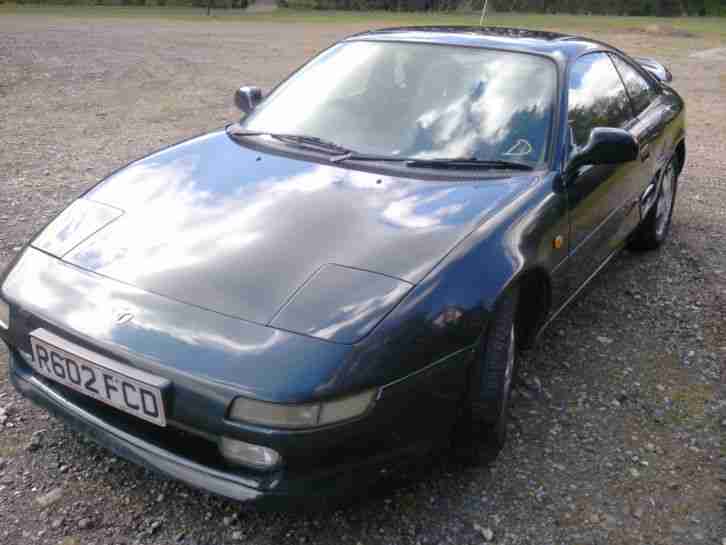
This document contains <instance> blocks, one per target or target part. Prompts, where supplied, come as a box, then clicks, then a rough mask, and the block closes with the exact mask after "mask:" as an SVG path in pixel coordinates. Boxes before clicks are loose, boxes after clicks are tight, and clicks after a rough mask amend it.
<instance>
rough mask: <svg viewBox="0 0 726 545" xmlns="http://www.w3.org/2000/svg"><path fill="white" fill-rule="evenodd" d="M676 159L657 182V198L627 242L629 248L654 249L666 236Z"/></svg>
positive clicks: (674, 195)
mask: <svg viewBox="0 0 726 545" xmlns="http://www.w3.org/2000/svg"><path fill="white" fill-rule="evenodd" d="M677 161H678V159H677V158H675V157H674V158H673V159H671V161H670V162H669V163H668V166H667V167H666V169H665V171H664V173H663V176H662V178H661V180H660V184H658V198H657V199H656V201H655V204H654V205H653V206H652V207H651V209H650V210H649V211H648V215H647V216H646V217H645V219H644V220H643V222H642V223H641V224H640V225H639V226H638V229H637V230H636V231H635V233H633V236H632V238H631V239H630V241H629V243H628V247H629V248H630V249H631V250H636V251H642V250H654V249H656V248H658V247H659V246H660V245H661V244H663V242H664V241H665V239H666V238H667V237H668V232H669V231H670V227H671V219H672V217H673V205H674V204H675V202H676V190H677V188H678V163H677Z"/></svg>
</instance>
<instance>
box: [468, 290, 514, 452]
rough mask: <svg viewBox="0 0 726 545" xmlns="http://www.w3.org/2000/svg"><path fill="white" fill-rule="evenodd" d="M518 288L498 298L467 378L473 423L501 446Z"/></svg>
mask: <svg viewBox="0 0 726 545" xmlns="http://www.w3.org/2000/svg"><path fill="white" fill-rule="evenodd" d="M518 295H519V292H518V290H516V289H511V290H509V292H508V293H506V294H505V295H504V296H503V297H502V299H501V300H500V301H499V303H498V304H497V306H496V308H495V312H494V316H493V317H492V320H491V322H490V324H489V326H488V327H487V331H486V333H485V334H484V335H483V336H482V341H481V346H480V349H479V351H478V354H477V360H476V361H475V362H474V365H473V368H472V374H471V378H470V385H469V386H470V396H469V408H470V413H471V418H472V421H473V422H472V423H473V424H474V426H475V429H476V428H479V429H483V430H484V432H485V434H486V437H485V439H487V441H488V442H489V443H490V445H491V446H492V447H495V448H497V449H501V448H502V446H504V442H505V440H506V437H507V425H508V423H509V401H510V398H511V393H512V382H513V379H514V376H515V373H516V368H517V335H516V330H517V328H516V327H515V318H516V310H517V299H518Z"/></svg>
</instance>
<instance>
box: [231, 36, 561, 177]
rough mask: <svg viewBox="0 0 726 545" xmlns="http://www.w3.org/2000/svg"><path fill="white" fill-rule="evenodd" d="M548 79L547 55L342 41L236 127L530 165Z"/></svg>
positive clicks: (539, 140) (545, 120) (429, 155)
mask: <svg viewBox="0 0 726 545" xmlns="http://www.w3.org/2000/svg"><path fill="white" fill-rule="evenodd" d="M555 89H556V70H555V66H554V63H553V62H551V61H549V60H547V59H545V58H542V57H538V56H535V55H529V54H525V53H515V52H503V51H495V50H490V49H478V48H467V47H457V46H442V45H431V44H419V43H395V42H369V41H353V42H344V43H342V44H338V45H336V46H334V47H333V48H331V49H329V50H327V51H325V52H324V53H322V54H321V55H320V56H318V57H317V58H315V59H313V60H312V61H311V62H310V63H309V64H307V65H306V66H305V67H303V68H302V69H301V70H300V71H298V72H297V73H296V74H294V75H293V76H292V77H291V78H290V79H288V80H287V81H286V82H284V83H283V84H282V85H280V86H279V87H278V88H277V89H276V90H275V91H274V92H273V93H272V94H271V95H270V96H268V97H267V98H266V99H265V100H264V101H263V102H262V103H261V104H260V105H259V106H258V107H257V109H255V110H254V111H253V112H252V113H251V114H250V115H249V116H248V117H247V118H246V119H245V120H244V121H243V122H242V128H243V129H245V130H248V131H266V132H273V133H284V134H297V135H306V136H313V137H317V138H321V139H324V140H327V141H329V142H334V143H336V144H338V145H340V146H343V147H345V148H347V149H349V150H353V151H355V152H357V153H367V154H376V155H381V156H391V157H396V156H399V157H410V158H416V159H457V158H476V159H478V160H483V161H486V160H500V161H502V160H504V161H510V162H521V163H524V164H528V165H532V166H535V165H537V164H539V163H542V162H543V161H544V160H545V155H546V150H547V145H548V137H549V133H550V124H551V122H552V107H553V103H554V100H553V97H554V93H555Z"/></svg>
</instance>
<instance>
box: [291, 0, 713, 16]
mask: <svg viewBox="0 0 726 545" xmlns="http://www.w3.org/2000/svg"><path fill="white" fill-rule="evenodd" d="M277 1H278V4H280V5H281V6H284V7H296V8H308V9H344V10H361V11H365V10H376V9H379V10H391V11H454V10H466V9H470V10H473V11H479V10H481V9H482V7H483V3H484V0H277ZM487 9H488V10H490V11H496V12H520V13H571V14H593V15H641V16H642V15H646V16H647V15H654V16H661V17H669V16H680V15H702V16H703V15H711V16H714V15H726V0H489V3H488V7H487Z"/></svg>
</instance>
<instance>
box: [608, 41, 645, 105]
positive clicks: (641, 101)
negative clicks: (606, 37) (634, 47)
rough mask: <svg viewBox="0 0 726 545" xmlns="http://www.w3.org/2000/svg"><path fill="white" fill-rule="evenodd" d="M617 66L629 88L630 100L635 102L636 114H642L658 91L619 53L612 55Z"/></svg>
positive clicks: (626, 86)
mask: <svg viewBox="0 0 726 545" xmlns="http://www.w3.org/2000/svg"><path fill="white" fill-rule="evenodd" d="M611 57H612V59H613V62H614V63H615V67H616V68H617V69H618V72H620V76H621V77H622V78H623V83H624V84H625V88H626V89H627V90H628V95H630V100H631V101H632V103H633V110H634V111H635V115H640V113H642V112H643V111H644V110H645V109H646V108H647V107H648V106H650V103H651V102H653V100H654V99H655V97H656V91H655V89H654V87H653V85H652V84H651V82H649V81H648V80H647V79H645V77H643V76H642V75H641V74H640V73H639V72H638V71H637V70H636V69H635V68H633V67H632V66H631V65H630V64H629V63H627V62H626V61H625V60H623V59H622V58H620V57H619V56H618V55H612V56H611Z"/></svg>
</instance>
